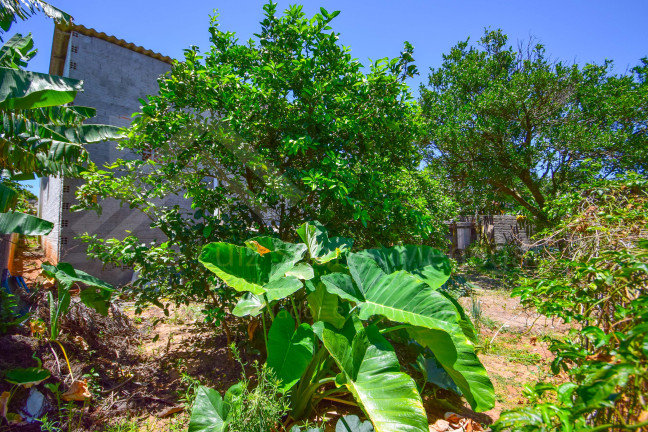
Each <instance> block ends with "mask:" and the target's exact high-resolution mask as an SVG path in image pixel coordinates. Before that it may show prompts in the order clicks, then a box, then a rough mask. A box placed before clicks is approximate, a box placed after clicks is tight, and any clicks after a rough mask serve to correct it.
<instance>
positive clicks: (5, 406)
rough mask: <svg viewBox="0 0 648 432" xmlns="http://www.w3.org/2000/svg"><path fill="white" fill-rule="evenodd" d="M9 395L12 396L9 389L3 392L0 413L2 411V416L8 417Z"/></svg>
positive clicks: (0, 398) (0, 397)
mask: <svg viewBox="0 0 648 432" xmlns="http://www.w3.org/2000/svg"><path fill="white" fill-rule="evenodd" d="M9 397H11V393H9V392H8V391H6V392H2V394H1V395H0V413H2V417H7V409H8V408H9Z"/></svg>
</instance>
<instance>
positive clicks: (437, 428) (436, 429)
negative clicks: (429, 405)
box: [430, 419, 450, 432]
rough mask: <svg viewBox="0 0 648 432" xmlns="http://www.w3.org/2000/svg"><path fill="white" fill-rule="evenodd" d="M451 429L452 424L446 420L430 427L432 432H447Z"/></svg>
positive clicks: (438, 421)
mask: <svg viewBox="0 0 648 432" xmlns="http://www.w3.org/2000/svg"><path fill="white" fill-rule="evenodd" d="M449 428H450V423H448V422H447V421H445V420H441V419H439V420H437V421H436V422H434V424H433V425H430V432H446V431H447V430H448V429H449Z"/></svg>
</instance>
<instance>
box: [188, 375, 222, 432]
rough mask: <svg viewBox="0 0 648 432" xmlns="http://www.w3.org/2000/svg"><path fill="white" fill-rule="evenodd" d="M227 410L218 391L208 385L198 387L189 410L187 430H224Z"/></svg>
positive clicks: (216, 431) (220, 431) (199, 431)
mask: <svg viewBox="0 0 648 432" xmlns="http://www.w3.org/2000/svg"><path fill="white" fill-rule="evenodd" d="M228 411H229V409H228V407H227V404H226V403H225V402H224V401H223V398H222V397H221V395H220V393H218V392H217V391H216V390H214V389H210V388H208V387H204V386H200V387H198V391H197V392H196V400H195V402H194V405H193V409H192V410H191V419H190V420H189V432H224V431H225V430H226V427H227V414H228Z"/></svg>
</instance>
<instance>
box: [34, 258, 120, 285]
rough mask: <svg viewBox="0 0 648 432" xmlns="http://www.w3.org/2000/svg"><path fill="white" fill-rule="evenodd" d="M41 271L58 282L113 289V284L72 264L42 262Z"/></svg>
mask: <svg viewBox="0 0 648 432" xmlns="http://www.w3.org/2000/svg"><path fill="white" fill-rule="evenodd" d="M42 267H43V273H44V274H46V275H47V276H49V277H52V278H54V279H56V280H57V281H59V283H61V284H63V285H66V286H72V284H75V283H82V284H85V285H87V286H90V287H96V288H101V289H105V290H108V291H112V290H113V286H112V285H110V284H109V283H106V282H104V281H102V280H101V279H98V278H96V277H94V276H91V275H89V274H88V273H86V272H84V271H81V270H77V269H75V268H74V267H72V265H70V264H68V263H66V262H59V263H58V264H57V265H56V266H53V265H51V264H49V263H43V264H42Z"/></svg>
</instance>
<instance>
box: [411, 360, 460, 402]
mask: <svg viewBox="0 0 648 432" xmlns="http://www.w3.org/2000/svg"><path fill="white" fill-rule="evenodd" d="M416 362H417V363H418V367H419V369H420V370H421V373H422V374H423V377H424V378H425V381H426V382H429V383H432V384H434V385H436V386H437V387H439V388H442V389H445V390H451V391H453V392H455V393H456V394H458V395H459V396H461V394H462V393H461V390H459V388H458V387H457V385H456V384H455V383H454V381H452V378H451V377H450V375H449V374H448V372H446V370H445V369H443V367H442V366H441V365H440V364H439V363H438V362H437V360H436V359H435V358H433V357H432V358H430V357H425V356H424V355H423V354H419V356H418V358H417V359H416Z"/></svg>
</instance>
